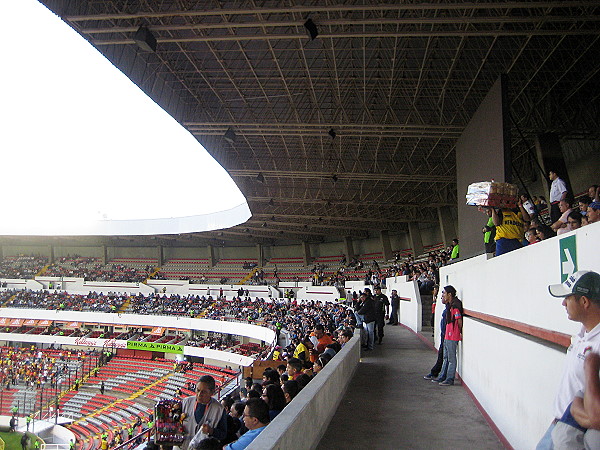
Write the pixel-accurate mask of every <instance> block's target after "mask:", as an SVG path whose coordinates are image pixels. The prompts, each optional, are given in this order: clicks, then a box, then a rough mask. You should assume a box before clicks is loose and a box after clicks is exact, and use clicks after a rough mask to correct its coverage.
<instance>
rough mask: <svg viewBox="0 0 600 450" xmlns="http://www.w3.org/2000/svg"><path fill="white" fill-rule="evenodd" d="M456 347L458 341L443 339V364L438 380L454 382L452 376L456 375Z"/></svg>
mask: <svg viewBox="0 0 600 450" xmlns="http://www.w3.org/2000/svg"><path fill="white" fill-rule="evenodd" d="M457 348H458V341H451V340H450V339H446V340H444V364H443V365H442V370H441V372H440V376H439V377H438V378H437V379H438V381H444V380H445V381H448V382H450V383H454V376H455V375H456V349H457Z"/></svg>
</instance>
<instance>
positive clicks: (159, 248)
mask: <svg viewBox="0 0 600 450" xmlns="http://www.w3.org/2000/svg"><path fill="white" fill-rule="evenodd" d="M164 256H165V254H164V249H163V246H162V245H158V246H157V247H156V259H157V260H158V267H160V266H162V265H163V262H164V261H165V259H164Z"/></svg>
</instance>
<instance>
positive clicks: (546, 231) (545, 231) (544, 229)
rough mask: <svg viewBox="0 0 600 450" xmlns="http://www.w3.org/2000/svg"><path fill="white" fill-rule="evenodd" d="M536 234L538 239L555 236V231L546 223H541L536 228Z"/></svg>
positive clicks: (542, 239)
mask: <svg viewBox="0 0 600 450" xmlns="http://www.w3.org/2000/svg"><path fill="white" fill-rule="evenodd" d="M536 235H537V237H538V239H539V240H540V241H544V240H546V239H550V238H551V237H554V236H556V233H555V232H554V231H553V230H552V228H550V227H549V226H548V225H544V224H541V225H540V226H539V227H537V228H536Z"/></svg>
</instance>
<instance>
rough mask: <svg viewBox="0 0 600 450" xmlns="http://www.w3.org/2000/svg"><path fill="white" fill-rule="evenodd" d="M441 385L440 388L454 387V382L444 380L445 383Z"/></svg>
mask: <svg viewBox="0 0 600 450" xmlns="http://www.w3.org/2000/svg"><path fill="white" fill-rule="evenodd" d="M439 384H440V386H453V385H454V381H448V380H444V381H442V382H441V383H439Z"/></svg>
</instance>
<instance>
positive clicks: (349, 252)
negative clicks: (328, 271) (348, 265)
mask: <svg viewBox="0 0 600 450" xmlns="http://www.w3.org/2000/svg"><path fill="white" fill-rule="evenodd" d="M344 248H345V250H346V260H347V261H348V262H350V260H351V259H352V258H354V244H353V243H352V237H350V236H346V237H344Z"/></svg>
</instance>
